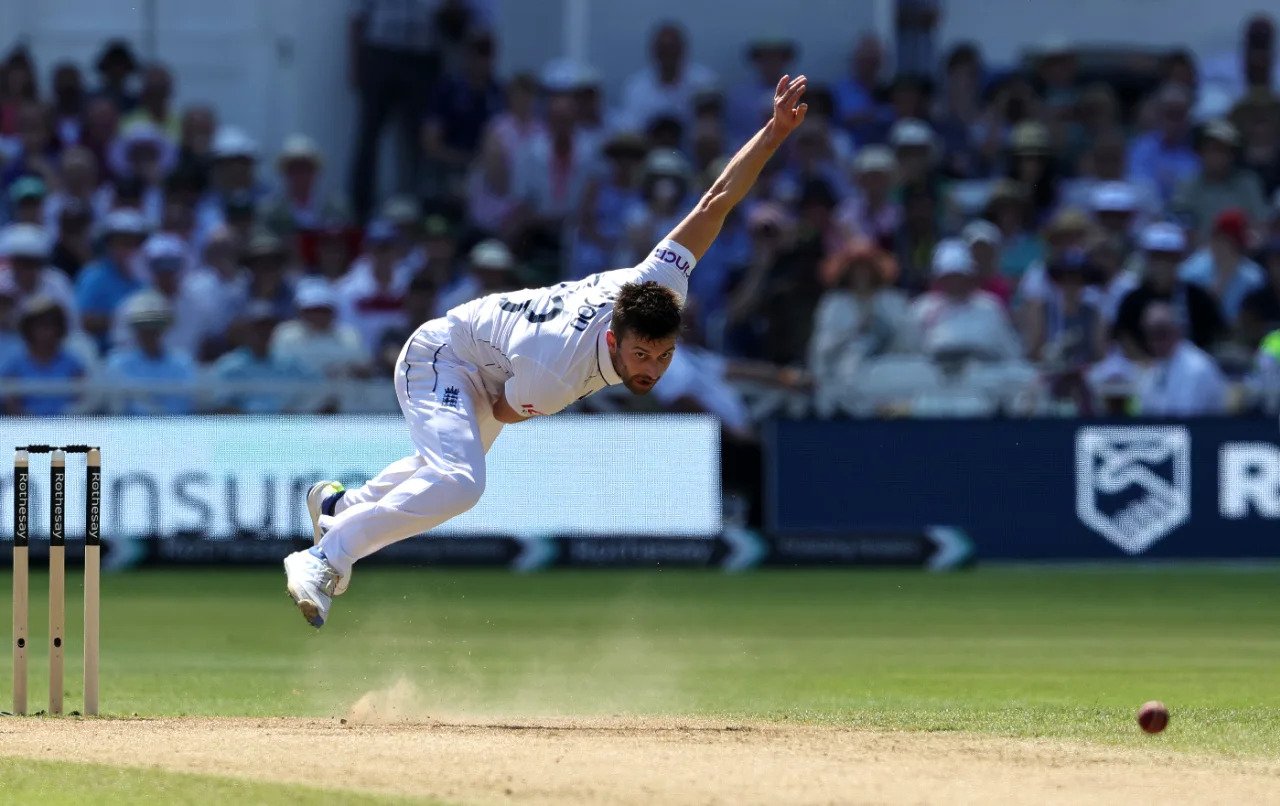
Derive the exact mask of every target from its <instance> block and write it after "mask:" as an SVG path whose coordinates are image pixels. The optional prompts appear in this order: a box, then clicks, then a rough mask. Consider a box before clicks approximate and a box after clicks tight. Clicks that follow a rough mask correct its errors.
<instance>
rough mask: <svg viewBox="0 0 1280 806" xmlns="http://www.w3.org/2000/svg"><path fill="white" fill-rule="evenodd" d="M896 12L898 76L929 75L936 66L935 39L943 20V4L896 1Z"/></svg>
mask: <svg viewBox="0 0 1280 806" xmlns="http://www.w3.org/2000/svg"><path fill="white" fill-rule="evenodd" d="M895 12H896V13H895V17H894V41H895V42H896V43H897V47H896V48H895V51H896V53H897V56H898V72H899V73H917V74H920V75H926V74H928V73H932V72H933V69H934V66H935V65H936V64H937V63H938V61H937V56H936V48H935V44H936V43H935V39H936V37H937V30H938V22H939V21H940V20H941V18H942V0H897V1H896V4H895Z"/></svg>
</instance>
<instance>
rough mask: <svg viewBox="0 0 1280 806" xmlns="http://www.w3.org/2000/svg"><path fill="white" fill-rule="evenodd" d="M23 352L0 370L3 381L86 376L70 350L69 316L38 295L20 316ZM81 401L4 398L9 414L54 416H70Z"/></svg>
mask: <svg viewBox="0 0 1280 806" xmlns="http://www.w3.org/2000/svg"><path fill="white" fill-rule="evenodd" d="M18 331H19V333H21V334H22V342H23V350H22V352H21V353H20V354H18V355H17V356H15V357H12V358H10V359H9V361H8V362H7V363H6V364H5V365H3V366H0V379H3V380H11V381H74V380H80V379H82V378H84V377H85V375H86V374H87V369H86V367H85V364H84V362H83V361H82V360H81V359H80V358H78V357H77V356H76V355H75V353H74V352H73V351H72V350H71V349H69V347H68V344H67V335H68V332H69V326H68V322H67V313H66V311H65V310H64V309H63V307H62V306H61V305H60V304H58V302H57V300H55V299H52V298H51V297H47V296H43V295H39V294H37V295H35V296H33V297H30V298H29V299H27V300H25V301H24V302H23V303H22V304H21V307H20V308H19V313H18ZM78 404H79V400H78V399H77V397H76V396H75V395H71V394H57V393H53V392H40V391H37V392H32V393H26V394H24V393H18V394H12V395H9V396H7V397H5V398H3V405H4V409H5V412H6V413H7V414H18V415H28V416H45V417H47V416H55V415H61V414H71V413H73V411H75V410H76V408H77V406H78Z"/></svg>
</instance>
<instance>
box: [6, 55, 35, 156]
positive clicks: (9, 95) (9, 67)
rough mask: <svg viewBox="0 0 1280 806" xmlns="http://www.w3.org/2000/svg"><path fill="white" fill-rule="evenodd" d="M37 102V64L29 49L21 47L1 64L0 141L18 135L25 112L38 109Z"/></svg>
mask: <svg viewBox="0 0 1280 806" xmlns="http://www.w3.org/2000/svg"><path fill="white" fill-rule="evenodd" d="M37 101H39V93H38V90H37V88H36V71H35V65H34V64H32V62H31V54H30V53H29V52H28V51H27V49H26V48H25V47H22V46H18V47H16V48H14V49H13V50H11V51H9V55H8V56H6V57H5V60H4V63H3V64H0V138H8V137H12V136H14V135H16V134H18V132H19V131H20V129H21V124H20V123H19V117H20V116H21V114H22V111H23V110H24V109H27V108H30V107H33V106H36V105H37Z"/></svg>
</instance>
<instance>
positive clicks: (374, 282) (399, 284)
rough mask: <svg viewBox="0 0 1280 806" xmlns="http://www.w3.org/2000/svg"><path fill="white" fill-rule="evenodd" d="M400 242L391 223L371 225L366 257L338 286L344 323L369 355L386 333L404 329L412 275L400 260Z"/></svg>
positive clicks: (365, 245) (368, 231) (366, 239)
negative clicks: (353, 329) (388, 330)
mask: <svg viewBox="0 0 1280 806" xmlns="http://www.w3.org/2000/svg"><path fill="white" fill-rule="evenodd" d="M398 238H399V236H398V234H397V233H396V229H395V227H394V226H393V225H392V224H391V223H390V222H389V221H385V220H376V221H374V222H373V223H372V224H370V225H369V229H368V230H367V231H366V232H365V243H364V247H365V253H364V254H363V255H361V256H360V258H358V259H357V260H356V262H355V263H353V264H351V270H350V271H349V272H347V274H346V275H345V276H344V277H343V278H342V279H341V280H339V281H338V284H337V291H338V297H339V299H340V300H341V301H342V305H343V310H342V320H343V321H344V322H346V323H347V324H350V325H352V326H354V327H355V329H356V330H357V331H359V333H360V338H361V341H362V342H363V344H364V346H365V349H367V350H369V351H370V352H372V351H373V349H374V348H375V347H376V346H377V345H378V342H379V340H380V339H381V338H382V334H383V332H384V331H385V330H387V329H389V328H393V327H402V326H403V325H404V292H405V289H407V288H408V287H409V281H410V280H412V279H413V273H412V271H409V270H406V267H405V266H404V264H403V263H401V262H400V261H399V260H398V257H397V249H398V245H397V241H398Z"/></svg>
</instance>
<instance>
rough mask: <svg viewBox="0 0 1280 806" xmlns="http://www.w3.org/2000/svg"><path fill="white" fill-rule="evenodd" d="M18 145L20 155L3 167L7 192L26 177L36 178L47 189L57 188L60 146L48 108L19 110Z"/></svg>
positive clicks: (26, 107) (25, 107) (36, 107)
mask: <svg viewBox="0 0 1280 806" xmlns="http://www.w3.org/2000/svg"><path fill="white" fill-rule="evenodd" d="M17 142H18V152H17V154H16V155H15V156H14V157H13V159H11V160H9V162H8V164H6V165H5V167H4V173H3V175H2V177H3V178H2V181H3V183H4V186H5V187H6V188H7V187H9V186H10V185H12V184H13V183H14V182H16V181H17V180H19V179H21V178H22V177H24V176H34V177H37V178H39V179H41V180H43V181H44V183H45V185H46V186H48V185H54V184H56V183H57V181H58V172H57V168H56V165H57V157H58V151H57V149H58V143H57V141H56V140H54V137H53V130H52V128H51V125H50V120H49V112H48V110H47V109H45V107H43V106H41V105H39V104H34V103H33V104H27V105H26V106H24V107H22V108H21V109H19V110H18V136H17Z"/></svg>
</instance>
